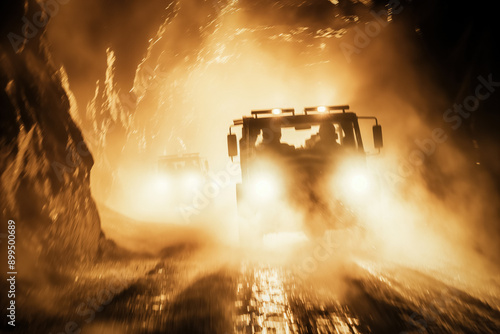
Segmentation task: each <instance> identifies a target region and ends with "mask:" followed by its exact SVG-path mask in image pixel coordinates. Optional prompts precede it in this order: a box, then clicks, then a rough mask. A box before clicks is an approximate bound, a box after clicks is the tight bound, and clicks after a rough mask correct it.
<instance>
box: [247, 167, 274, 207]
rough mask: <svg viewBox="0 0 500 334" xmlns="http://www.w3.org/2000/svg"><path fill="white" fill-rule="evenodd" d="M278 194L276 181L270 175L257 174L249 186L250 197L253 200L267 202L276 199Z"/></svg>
mask: <svg viewBox="0 0 500 334" xmlns="http://www.w3.org/2000/svg"><path fill="white" fill-rule="evenodd" d="M279 192H280V185H279V182H278V181H277V179H276V178H275V177H274V176H273V175H271V174H270V173H265V172H264V173H259V175H257V176H255V177H254V179H253V181H252V184H251V196H252V198H253V199H255V200H258V201H260V200H262V201H268V200H273V199H276V197H277V196H278V195H279Z"/></svg>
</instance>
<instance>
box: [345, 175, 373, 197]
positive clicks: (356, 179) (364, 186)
mask: <svg viewBox="0 0 500 334" xmlns="http://www.w3.org/2000/svg"><path fill="white" fill-rule="evenodd" d="M348 186H349V188H350V189H349V191H351V192H352V193H353V194H366V193H367V192H368V191H369V190H370V188H371V182H370V177H369V175H367V174H366V173H363V172H357V173H353V174H352V175H350V180H349V185H348Z"/></svg>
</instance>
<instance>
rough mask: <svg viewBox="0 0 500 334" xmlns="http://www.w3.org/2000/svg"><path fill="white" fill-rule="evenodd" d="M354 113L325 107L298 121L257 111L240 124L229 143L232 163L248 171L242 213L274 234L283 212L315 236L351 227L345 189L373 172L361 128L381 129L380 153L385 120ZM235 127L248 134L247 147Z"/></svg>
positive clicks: (241, 190) (241, 188)
mask: <svg viewBox="0 0 500 334" xmlns="http://www.w3.org/2000/svg"><path fill="white" fill-rule="evenodd" d="M348 110H349V106H348V105H342V106H319V107H310V108H305V109H304V111H303V113H300V114H297V113H296V112H295V110H294V109H290V108H288V109H283V108H274V109H267V110H253V111H252V112H251V116H244V117H242V118H241V119H237V120H234V122H233V124H232V125H231V126H230V127H229V134H228V138H227V139H228V154H229V156H230V157H231V159H234V158H235V157H237V156H239V161H240V166H241V183H240V184H237V186H236V195H237V203H238V211H239V213H240V214H241V215H242V216H245V217H251V218H250V220H256V219H258V220H261V221H262V224H260V225H261V230H262V231H263V233H265V232H272V230H273V226H275V225H276V224H274V222H276V221H277V220H279V219H280V218H279V216H280V214H281V213H282V212H283V211H282V209H281V208H282V205H287V206H288V207H292V208H294V209H297V210H300V211H301V212H302V214H303V215H304V217H305V218H304V220H305V222H304V224H305V225H306V226H307V229H308V230H309V232H311V233H313V234H315V235H319V234H322V233H324V232H325V231H326V230H328V229H330V228H335V227H338V226H339V225H342V224H345V223H346V221H348V220H351V219H352V216H353V215H352V214H350V213H349V214H348V213H347V212H350V209H349V208H348V206H347V205H346V201H345V200H344V199H343V193H345V191H344V190H345V189H342V188H343V187H345V184H346V183H349V182H350V181H349V180H347V178H348V177H347V176H345V175H346V174H348V172H349V170H362V169H363V168H365V166H366V165H365V157H366V152H365V147H364V145H363V138H362V136H361V131H360V127H359V120H371V121H372V122H375V124H374V125H373V128H372V132H373V143H374V148H375V149H376V150H377V151H378V152H379V151H380V148H382V146H383V141H382V129H381V126H380V125H379V124H378V120H377V118H375V117H372V116H369V117H364V116H357V115H356V114H355V113H353V112H349V111H348ZM235 127H241V136H240V138H239V140H238V137H237V135H236V134H235V133H233V131H234V128H235ZM346 165H348V166H347V167H346ZM346 170H347V173H346ZM358 181H359V180H358ZM343 184H344V185H343ZM347 187H348V186H347ZM285 225H286V224H285ZM318 225H319V226H318ZM281 226H282V225H281ZM281 228H282V227H280V229H281Z"/></svg>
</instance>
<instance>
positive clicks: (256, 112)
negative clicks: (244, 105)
mask: <svg viewBox="0 0 500 334" xmlns="http://www.w3.org/2000/svg"><path fill="white" fill-rule="evenodd" d="M285 113H291V114H293V115H295V109H293V108H286V109H284V108H273V109H263V110H252V115H253V116H255V117H256V118H257V115H263V114H272V115H282V114H285Z"/></svg>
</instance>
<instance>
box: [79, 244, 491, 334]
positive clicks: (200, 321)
mask: <svg viewBox="0 0 500 334" xmlns="http://www.w3.org/2000/svg"><path fill="white" fill-rule="evenodd" d="M300 256H301V255H300V254H294V256H292V257H297V258H298V257H300ZM274 258H275V256H273V254H272V253H267V255H266V254H264V255H263V256H262V257H259V258H255V257H248V256H246V255H244V252H241V250H237V249H218V250H216V251H206V250H204V251H200V252H198V251H196V250H182V249H181V250H177V251H175V252H173V253H172V252H167V253H165V254H164V255H163V256H162V258H160V259H158V262H157V263H156V265H155V266H154V268H152V269H151V270H149V271H148V272H147V273H146V274H145V275H143V276H142V277H139V278H138V279H137V280H136V281H134V282H133V283H131V284H130V285H128V286H127V287H126V288H124V289H123V290H122V291H121V292H120V293H119V294H117V295H115V296H114V297H113V298H112V300H111V301H110V302H109V303H107V304H106V305H103V306H102V309H100V310H99V312H97V313H96V317H95V319H92V321H89V323H88V324H85V325H84V326H83V330H82V333H245V334H246V333H500V302H499V300H500V299H499V298H498V294H497V293H496V292H497V291H499V281H498V278H496V279H495V278H492V279H489V280H488V279H487V280H485V282H487V284H489V286H484V285H483V286H481V287H480V288H478V289H475V290H474V291H472V289H469V290H467V291H466V289H465V288H456V287H453V286H452V285H450V284H449V282H448V283H445V282H444V280H440V279H438V278H436V277H437V276H438V275H436V273H432V272H429V273H424V272H422V271H420V270H416V269H411V268H407V267H404V266H401V265H398V266H396V265H388V264H384V265H381V264H380V263H373V262H370V261H369V260H366V261H362V260H359V259H349V260H348V261H340V262H336V263H333V262H328V261H325V262H324V263H322V266H318V267H316V268H313V269H314V271H313V270H310V271H308V272H304V268H303V267H300V266H298V265H296V264H294V263H293V261H291V262H290V258H288V260H287V261H274ZM464 286H465V285H464Z"/></svg>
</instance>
